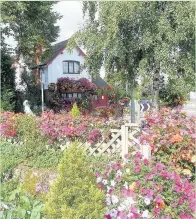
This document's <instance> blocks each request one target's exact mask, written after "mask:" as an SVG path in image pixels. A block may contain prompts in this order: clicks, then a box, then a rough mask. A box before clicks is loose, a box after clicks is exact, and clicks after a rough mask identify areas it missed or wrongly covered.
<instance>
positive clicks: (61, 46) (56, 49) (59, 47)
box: [32, 40, 85, 69]
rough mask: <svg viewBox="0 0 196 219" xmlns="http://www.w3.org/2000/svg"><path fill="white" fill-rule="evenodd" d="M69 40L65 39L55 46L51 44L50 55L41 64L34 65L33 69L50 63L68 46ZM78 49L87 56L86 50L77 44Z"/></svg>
mask: <svg viewBox="0 0 196 219" xmlns="http://www.w3.org/2000/svg"><path fill="white" fill-rule="evenodd" d="M67 43H68V40H64V41H62V42H60V43H56V44H54V45H53V46H51V50H50V53H51V54H50V57H49V58H47V59H45V60H43V61H42V62H41V63H40V64H39V65H37V66H34V67H33V68H32V69H34V68H37V67H38V66H44V65H48V64H50V63H51V62H52V60H54V59H55V58H56V57H57V56H58V55H59V54H60V53H61V52H62V51H63V50H64V49H65V48H66V46H67ZM77 49H78V50H79V54H81V55H83V56H85V54H84V52H83V51H82V50H81V49H80V48H79V47H78V46H77Z"/></svg>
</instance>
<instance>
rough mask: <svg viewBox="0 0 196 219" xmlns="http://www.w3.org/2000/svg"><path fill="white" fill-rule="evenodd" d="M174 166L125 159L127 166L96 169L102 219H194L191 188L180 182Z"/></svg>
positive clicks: (139, 156)
mask: <svg viewBox="0 0 196 219" xmlns="http://www.w3.org/2000/svg"><path fill="white" fill-rule="evenodd" d="M174 169H175V168H174V166H171V167H170V168H168V167H166V166H165V165H164V164H162V163H157V162H150V161H148V160H147V159H142V155H141V154H136V155H135V156H134V157H131V156H130V155H126V162H125V163H124V164H122V163H121V162H120V161H118V162H111V163H109V164H108V165H107V167H106V168H100V166H99V167H98V168H97V172H96V173H95V176H96V181H97V183H98V186H99V187H100V188H101V189H102V190H104V191H105V194H106V205H107V208H108V210H107V212H106V214H105V218H107V219H116V218H131V219H137V218H156V219H177V218H181V219H185V218H189V219H193V218H194V210H195V209H194V206H195V204H196V203H195V190H194V184H192V183H190V182H189V181H188V180H187V179H184V178H181V177H180V176H179V175H178V174H177V173H176V172H175V170H174Z"/></svg>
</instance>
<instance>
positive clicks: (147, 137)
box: [140, 108, 196, 176]
mask: <svg viewBox="0 0 196 219" xmlns="http://www.w3.org/2000/svg"><path fill="white" fill-rule="evenodd" d="M146 121H147V126H148V128H147V130H145V132H143V133H142V135H141V137H140V141H141V143H142V144H143V143H148V144H149V145H150V146H151V149H152V154H153V155H154V156H156V159H157V160H158V161H161V162H163V163H165V164H167V163H168V162H173V163H174V164H175V166H176V168H177V170H178V171H180V172H182V173H188V175H189V176H192V174H191V172H192V173H194V172H195V161H194V155H195V144H194V142H195V138H196V135H195V118H190V117H188V116H187V115H186V113H184V112H182V111H180V110H178V109H176V110H173V111H171V110H170V109H168V108H163V109H162V110H160V112H158V113H157V112H150V113H149V114H147V116H146Z"/></svg>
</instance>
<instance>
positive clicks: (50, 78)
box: [32, 40, 108, 106]
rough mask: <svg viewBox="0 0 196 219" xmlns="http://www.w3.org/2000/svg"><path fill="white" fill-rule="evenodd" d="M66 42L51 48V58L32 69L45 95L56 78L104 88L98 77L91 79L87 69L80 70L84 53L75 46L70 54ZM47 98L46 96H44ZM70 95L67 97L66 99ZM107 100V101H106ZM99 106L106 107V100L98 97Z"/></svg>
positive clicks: (103, 82)
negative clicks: (83, 79) (81, 81)
mask: <svg viewBox="0 0 196 219" xmlns="http://www.w3.org/2000/svg"><path fill="white" fill-rule="evenodd" d="M67 43H68V40H65V41H62V42H60V43H57V44H55V45H53V46H52V51H51V56H50V57H49V58H48V59H47V60H44V61H43V62H42V63H40V64H39V65H37V66H35V67H33V68H32V70H33V72H34V74H35V77H36V79H37V81H42V83H43V86H44V90H45V94H46V93H47V90H48V88H49V86H50V84H56V83H57V80H58V78H62V77H68V78H70V79H75V80H78V79H81V78H86V79H88V80H89V81H90V82H93V83H94V84H95V85H96V86H97V87H106V86H108V85H107V83H106V82H105V81H104V80H103V79H102V78H101V77H100V76H99V75H97V76H96V77H94V78H93V77H92V75H90V74H89V73H88V71H87V69H84V68H81V67H82V66H83V65H84V61H85V53H84V52H83V51H82V50H81V49H80V48H79V47H78V46H76V47H75V48H74V49H73V50H72V51H71V53H70V52H68V50H67V49H66V46H67ZM45 96H47V95H45ZM69 97H70V98H71V97H72V96H71V95H68V98H69ZM106 99H107V100H106ZM98 100H99V103H98V105H100V106H106V105H108V98H106V97H98Z"/></svg>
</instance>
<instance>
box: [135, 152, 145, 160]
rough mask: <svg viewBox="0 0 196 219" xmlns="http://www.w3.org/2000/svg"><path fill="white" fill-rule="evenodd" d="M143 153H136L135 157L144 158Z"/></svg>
mask: <svg viewBox="0 0 196 219" xmlns="http://www.w3.org/2000/svg"><path fill="white" fill-rule="evenodd" d="M142 157H143V156H142V154H140V153H137V154H136V155H135V158H138V159H142Z"/></svg>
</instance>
